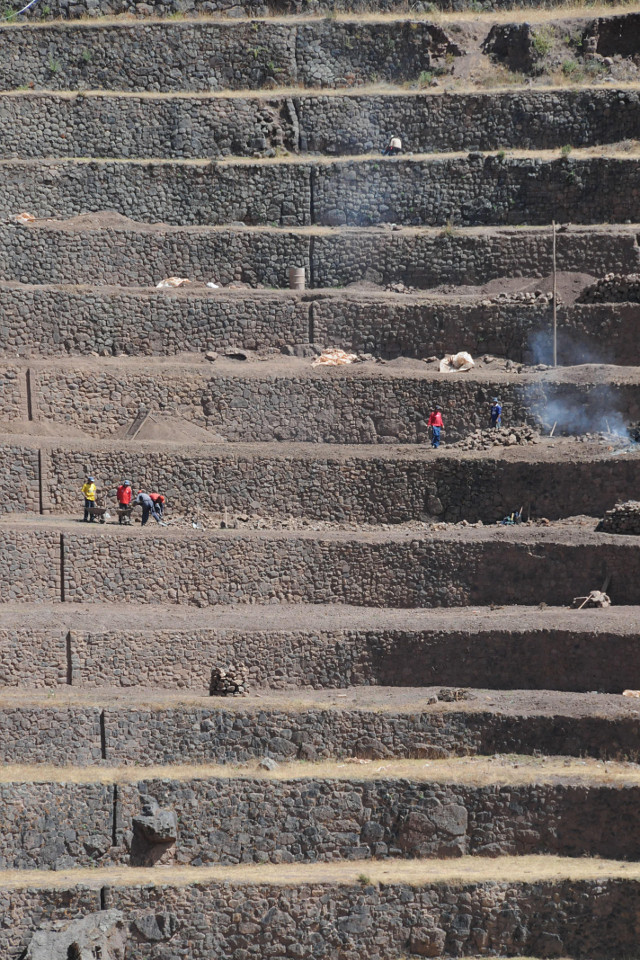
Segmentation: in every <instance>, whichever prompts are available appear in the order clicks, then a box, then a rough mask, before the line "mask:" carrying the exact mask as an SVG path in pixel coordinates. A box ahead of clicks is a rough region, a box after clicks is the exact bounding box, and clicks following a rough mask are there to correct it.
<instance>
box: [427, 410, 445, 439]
mask: <svg viewBox="0 0 640 960" xmlns="http://www.w3.org/2000/svg"><path fill="white" fill-rule="evenodd" d="M429 427H430V428H431V446H432V447H439V446H440V431H441V430H442V428H443V427H444V423H443V422H442V409H441V407H438V406H437V405H436V406H435V407H434V408H433V410H432V411H431V413H430V414H429Z"/></svg>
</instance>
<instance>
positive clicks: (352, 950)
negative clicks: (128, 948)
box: [0, 880, 640, 960]
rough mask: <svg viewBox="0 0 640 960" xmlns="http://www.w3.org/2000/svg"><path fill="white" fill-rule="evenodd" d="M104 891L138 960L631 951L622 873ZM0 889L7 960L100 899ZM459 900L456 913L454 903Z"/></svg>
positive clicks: (1, 942) (632, 909)
mask: <svg viewBox="0 0 640 960" xmlns="http://www.w3.org/2000/svg"><path fill="white" fill-rule="evenodd" d="M104 893H105V896H104V901H105V906H106V907H107V908H118V909H120V910H122V911H123V912H124V915H125V920H127V921H130V922H132V931H133V933H134V936H135V954H133V955H132V956H133V957H135V960H162V958H165V957H168V956H177V955H178V952H179V953H183V952H186V951H188V954H189V956H190V957H191V958H193V960H210V958H211V957H212V956H221V957H222V956H229V957H230V956H238V954H239V953H240V951H243V952H242V954H241V955H242V956H243V957H244V958H245V960H257V958H260V957H262V956H264V953H265V950H266V949H267V948H268V949H270V950H272V951H273V952H274V953H275V951H278V953H279V954H283V953H284V952H285V950H286V949H287V948H293V949H295V950H296V951H299V952H300V954H301V955H311V954H312V953H313V954H314V955H316V956H322V957H329V956H337V955H342V954H344V955H345V956H357V955H361V956H364V955H365V954H366V955H369V956H371V955H375V954H376V953H380V954H381V955H383V956H400V955H406V954H417V955H421V956H426V955H428V954H427V951H429V952H430V953H431V955H450V956H465V955H471V954H472V953H473V952H476V953H477V952H478V951H479V950H481V951H485V950H490V951H493V952H496V953H497V952H498V951H499V950H501V949H502V950H504V949H505V948H506V949H508V950H509V952H510V953H511V954H512V955H514V956H515V955H516V953H528V954H529V955H530V956H548V955H549V954H550V952H551V951H552V950H553V951H556V952H557V951H558V950H559V949H563V950H564V951H565V952H566V953H568V954H569V955H571V956H589V957H593V958H594V960H608V958H610V957H613V956H626V955H631V954H632V952H633V948H634V938H635V920H636V914H637V911H638V909H640V906H639V901H640V896H639V894H638V887H637V884H636V883H634V882H633V881H625V880H597V881H596V880H593V881H569V880H565V881H556V882H549V881H545V882H537V883H535V882H534V883H497V882H495V881H492V882H491V883H484V884H483V883H467V884H465V885H464V886H461V885H456V886H452V885H449V884H443V883H437V884H433V885H424V886H421V887H411V886H405V885H401V884H397V883H385V884H384V885H380V886H378V885H372V884H369V885H368V886H365V887H364V888H363V886H362V885H361V884H353V885H351V886H349V885H341V886H340V888H339V904H338V898H337V896H336V887H335V885H331V884H323V883H307V884H298V885H296V886H286V887H282V886H276V885H267V884H261V885H259V884H242V885H241V886H238V885H231V884H229V883H228V882H225V883H220V882H217V883H216V882H211V883H206V882H203V883H199V884H197V885H196V884H194V885H186V886H183V887H170V886H167V885H165V884H162V885H151V884H148V885H144V886H131V887H124V886H110V887H107V888H105V891H104ZM0 896H2V903H3V906H4V905H6V916H7V920H8V922H7V924H6V925H5V926H4V927H3V929H2V931H1V932H0V949H2V951H3V955H4V956H6V957H8V958H9V960H17V958H18V957H19V956H20V955H21V954H22V953H23V952H24V950H25V948H26V946H27V945H28V943H29V941H30V939H31V936H32V934H33V918H34V917H35V916H37V917H38V918H39V919H40V920H41V921H43V922H47V921H49V922H50V921H53V920H58V919H61V918H65V919H68V918H71V917H76V916H81V915H84V914H85V913H89V912H92V911H95V910H98V909H99V903H100V892H99V891H98V890H89V889H86V888H82V887H77V886H75V887H71V886H70V887H69V888H67V889H64V888H63V889H59V890H35V889H33V888H31V889H18V890H7V891H3V893H2V894H0ZM461 897H463V898H464V900H463V909H462V910H460V908H457V907H456V906H455V905H456V904H457V903H459V901H460V898H461ZM594 901H597V903H598V915H599V916H602V918H604V919H605V920H606V919H607V918H610V917H615V918H616V923H607V922H602V923H598V924H593V923H591V922H590V921H591V920H592V919H593V910H594V907H593V904H594ZM452 913H455V917H454V922H452ZM213 914H215V916H216V923H215V925H212V924H211V916H212V915H213ZM158 916H160V917H162V918H163V919H164V920H165V921H166V927H169V926H170V922H169V921H170V920H171V918H173V922H172V923H171V926H173V923H175V927H176V932H175V933H174V934H173V935H172V937H171V939H170V940H169V941H168V942H167V943H163V942H158V941H154V940H149V939H148V938H147V937H145V936H144V935H143V936H140V930H142V931H145V930H149V929H151V930H153V929H156V930H158V921H157V919H156V918H157V917H158ZM178 918H180V921H181V922H180V923H177V919H178ZM318 918H320V920H321V922H320V924H319V923H318ZM136 921H137V923H136Z"/></svg>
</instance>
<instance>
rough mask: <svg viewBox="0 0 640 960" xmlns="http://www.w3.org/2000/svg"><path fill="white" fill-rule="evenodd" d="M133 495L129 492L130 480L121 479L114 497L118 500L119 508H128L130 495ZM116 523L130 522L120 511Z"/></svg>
mask: <svg viewBox="0 0 640 960" xmlns="http://www.w3.org/2000/svg"><path fill="white" fill-rule="evenodd" d="M132 496H133V494H132V492H131V480H123V481H122V483H121V484H120V486H119V487H118V489H117V490H116V499H117V501H118V509H119V510H128V508H129V507H130V506H131V497H132ZM118 523H131V520H130V519H129V516H128V515H127V514H124V513H120V515H119V516H118Z"/></svg>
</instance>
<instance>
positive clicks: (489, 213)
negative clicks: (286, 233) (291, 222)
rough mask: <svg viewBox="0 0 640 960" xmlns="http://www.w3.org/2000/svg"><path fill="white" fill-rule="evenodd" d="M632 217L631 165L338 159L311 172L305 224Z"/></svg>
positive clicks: (638, 198)
mask: <svg viewBox="0 0 640 960" xmlns="http://www.w3.org/2000/svg"><path fill="white" fill-rule="evenodd" d="M554 219H555V220H556V221H572V222H574V223H605V222H606V223H616V222H618V223H624V222H625V221H627V220H640V187H638V183H637V170H636V161H635V160H622V159H617V158H615V159H613V158H610V159H609V158H603V157H599V158H589V159H583V160H574V159H567V158H561V159H558V160H547V159H544V160H543V159H539V158H538V159H526V160H525V159H515V158H511V157H509V156H507V157H503V158H501V157H498V156H487V157H484V156H483V155H482V154H479V153H478V154H475V153H474V154H470V155H469V157H468V158H464V159H429V160H408V159H407V160H404V159H401V158H391V159H389V160H388V161H386V162H385V161H369V162H356V161H352V162H344V161H343V162H340V163H334V164H323V165H318V166H317V167H315V168H314V184H313V222H315V223H318V224H326V225H328V226H343V225H348V226H371V225H374V224H380V223H403V224H415V225H421V224H433V225H444V224H446V223H448V222H449V221H452V222H453V223H456V224H462V225H465V226H471V225H474V224H507V225H508V224H518V223H522V224H524V223H530V224H542V223H550V222H551V221H552V220H554Z"/></svg>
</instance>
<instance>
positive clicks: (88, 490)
mask: <svg viewBox="0 0 640 960" xmlns="http://www.w3.org/2000/svg"><path fill="white" fill-rule="evenodd" d="M82 495H83V497H84V517H83V518H82V522H83V523H87V521H89V523H93V521H94V520H95V517H92V516H91V508H92V507H95V505H96V481H95V477H87V481H86V483H83V484H82Z"/></svg>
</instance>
